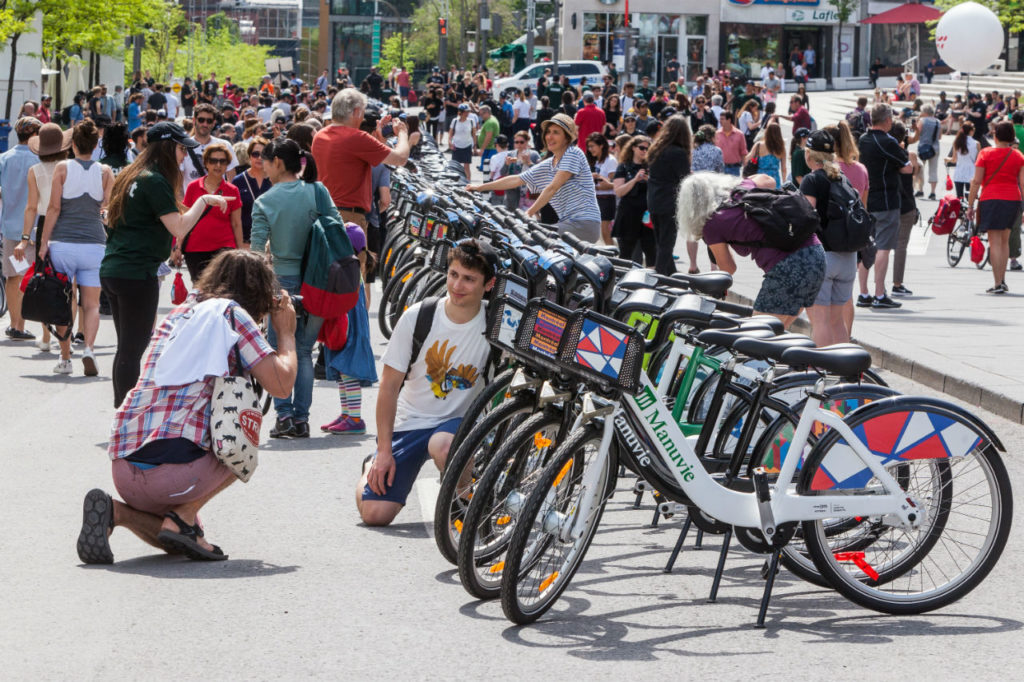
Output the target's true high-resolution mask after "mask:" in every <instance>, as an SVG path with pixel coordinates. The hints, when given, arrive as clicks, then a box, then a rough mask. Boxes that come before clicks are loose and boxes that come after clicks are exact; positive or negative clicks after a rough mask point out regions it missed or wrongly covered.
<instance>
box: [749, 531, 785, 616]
mask: <svg viewBox="0 0 1024 682" xmlns="http://www.w3.org/2000/svg"><path fill="white" fill-rule="evenodd" d="M781 554H782V548H781V547H773V548H772V553H771V555H770V557H769V559H768V577H767V578H766V579H765V581H764V594H763V595H762V596H761V608H760V609H759V610H758V612H757V624H756V625H755V626H754V627H757V628H763V627H764V618H765V616H766V615H767V614H768V602H769V601H771V598H772V588H773V587H774V586H775V574H776V573H778V572H779V556H780V555H781Z"/></svg>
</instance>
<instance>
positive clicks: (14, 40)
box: [4, 33, 21, 121]
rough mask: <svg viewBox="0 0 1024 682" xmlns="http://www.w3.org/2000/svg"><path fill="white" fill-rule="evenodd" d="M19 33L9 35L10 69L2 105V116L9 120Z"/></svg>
mask: <svg viewBox="0 0 1024 682" xmlns="http://www.w3.org/2000/svg"><path fill="white" fill-rule="evenodd" d="M20 37H21V34H20V33H15V34H14V35H12V36H11V70H10V72H9V73H8V74H7V104H6V105H5V107H4V118H6V119H7V120H8V121H10V120H11V101H12V100H13V99H14V69H15V66H16V65H17V63H18V38H20Z"/></svg>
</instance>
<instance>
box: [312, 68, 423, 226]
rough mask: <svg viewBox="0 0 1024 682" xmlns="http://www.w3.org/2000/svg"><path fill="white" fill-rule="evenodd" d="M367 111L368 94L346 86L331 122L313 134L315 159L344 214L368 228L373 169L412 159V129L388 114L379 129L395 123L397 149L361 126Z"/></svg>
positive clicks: (333, 104) (336, 101)
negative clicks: (410, 138)
mask: <svg viewBox="0 0 1024 682" xmlns="http://www.w3.org/2000/svg"><path fill="white" fill-rule="evenodd" d="M365 112H366V95H364V94H363V93H361V92H359V91H358V90H356V89H355V88H345V89H344V90H341V91H339V92H338V94H337V95H335V96H334V99H333V100H332V101H331V125H329V126H327V127H326V128H324V129H323V130H321V131H320V132H319V133H317V134H316V137H314V138H313V160H314V161H316V167H317V171H318V173H319V175H320V181H321V182H322V183H324V184H325V185H326V186H327V189H328V190H330V192H331V198H332V199H334V205H335V206H337V208H338V212H339V213H340V214H341V217H342V218H344V219H345V220H346V221H348V222H353V223H356V224H357V225H359V226H360V227H362V228H363V229H364V230H365V229H366V214H367V213H369V212H370V201H371V199H370V194H371V187H372V182H371V178H370V169H371V168H372V167H373V166H377V165H380V164H382V163H386V164H388V165H389V166H403V165H405V162H406V161H408V159H409V131H408V128H406V127H405V123H404V122H402V121H398V120H395V121H392V120H391V117H390V116H385V117H384V118H382V119H381V120H380V121H379V122H378V123H377V127H378V130H380V129H381V128H383V126H384V125H386V124H388V123H391V124H392V126H393V127H394V130H395V135H397V136H398V143H397V144H396V145H395V148H394V149H391V148H390V147H388V146H387V145H385V144H383V143H381V142H379V141H377V140H375V139H374V138H373V136H372V135H369V134H368V133H365V132H363V131H362V130H359V124H360V123H362V122H363V114H364V113H365Z"/></svg>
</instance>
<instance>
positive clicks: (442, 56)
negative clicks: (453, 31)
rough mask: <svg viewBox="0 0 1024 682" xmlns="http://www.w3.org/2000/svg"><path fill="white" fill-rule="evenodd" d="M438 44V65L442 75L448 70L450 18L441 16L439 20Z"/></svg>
mask: <svg viewBox="0 0 1024 682" xmlns="http://www.w3.org/2000/svg"><path fill="white" fill-rule="evenodd" d="M437 31H438V46H437V66H438V67H439V68H440V69H441V73H442V75H443V74H444V73H445V72H446V71H448V18H447V16H444V17H441V18H440V19H438V20H437Z"/></svg>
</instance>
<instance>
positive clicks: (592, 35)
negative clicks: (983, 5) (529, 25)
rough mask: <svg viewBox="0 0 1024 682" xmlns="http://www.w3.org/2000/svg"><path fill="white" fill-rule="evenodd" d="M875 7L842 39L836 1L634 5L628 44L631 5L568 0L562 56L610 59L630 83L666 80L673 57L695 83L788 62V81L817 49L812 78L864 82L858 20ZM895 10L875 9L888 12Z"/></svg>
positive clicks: (633, 1) (643, 1)
mask: <svg viewBox="0 0 1024 682" xmlns="http://www.w3.org/2000/svg"><path fill="white" fill-rule="evenodd" d="M868 4H869V3H867V2H864V3H862V5H861V6H860V7H859V8H858V9H857V10H856V12H855V15H854V16H853V17H851V19H850V22H849V23H848V24H844V25H843V27H842V34H841V35H840V32H839V17H838V15H837V14H836V11H835V8H834V7H833V6H832V5H831V4H830V3H829V1H828V0H677V1H676V2H673V3H665V2H664V0H630V2H629V11H630V22H629V23H630V26H631V28H633V29H634V30H633V32H632V33H633V35H632V37H630V38H625V37H623V35H622V32H621V31H620V32H619V33H616V29H617V28H620V27H623V26H624V24H625V9H626V8H625V0H563V1H562V8H561V11H562V15H561V24H562V42H561V46H560V50H559V58H560V59H563V60H571V59H599V60H602V61H607V60H609V59H610V60H612V61H613V62H615V63H616V66H617V67H618V69H619V71H620V72H622V73H623V74H628V77H629V79H630V80H636V79H638V78H640V77H643V76H648V77H650V78H651V80H652V82H661V81H663V80H664V79H665V78H666V76H667V72H666V65H667V64H668V63H669V62H670V61H671V60H672V59H673V58H674V59H676V60H677V61H678V62H679V64H680V75H682V74H684V73H685V75H686V78H687V80H691V81H692V80H693V78H694V77H695V76H696V74H698V73H700V72H702V71H704V70H705V69H707V68H709V67H710V68H714V69H716V70H717V69H719V68H722V67H725V68H729V69H730V70H731V71H733V72H740V73H744V74H746V75H747V76H759V75H760V71H761V67H762V66H763V65H764V64H765V63H771V64H772V65H773V66H776V65H777V64H779V63H782V64H783V69H784V70H785V72H786V73H785V75H786V77H787V78H788V77H791V76H792V73H791V65H790V62H789V56H790V54H792V53H793V51H794V49H796V48H799V49H800V50H801V51H803V50H806V48H807V47H808V46H811V48H812V49H813V51H814V55H815V56H814V62H815V64H814V70H813V72H812V75H815V76H818V77H821V78H825V77H826V76H829V77H831V76H832V75H836V74H838V75H839V76H840V77H852V76H862V75H866V74H867V66H868V61H869V59H868V52H869V50H868V46H869V44H868V42H867V40H868V37H869V34H868V31H867V27H864V28H862V27H860V26H859V25H858V24H857V22H858V20H859V18H860V17H861V16H862V15H863V16H867V12H868ZM895 4H898V3H892V4H889V3H875V2H872V3H870V5H871V6H872V8H874V6H876V5H880V6H881V5H884V9H888V8H889V7H891V6H894V5H895ZM669 7H670V8H671V12H670V13H668V12H666V10H667V8H669ZM884 9H880V10H877V11H884ZM871 13H877V12H876V11H873V12H871ZM626 40H630V41H631V42H630V43H629V44H628V45H627V44H626ZM627 54H628V55H629V61H630V64H629V68H628V69H626V55H627ZM837 65H838V72H837V71H836V67H837Z"/></svg>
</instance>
